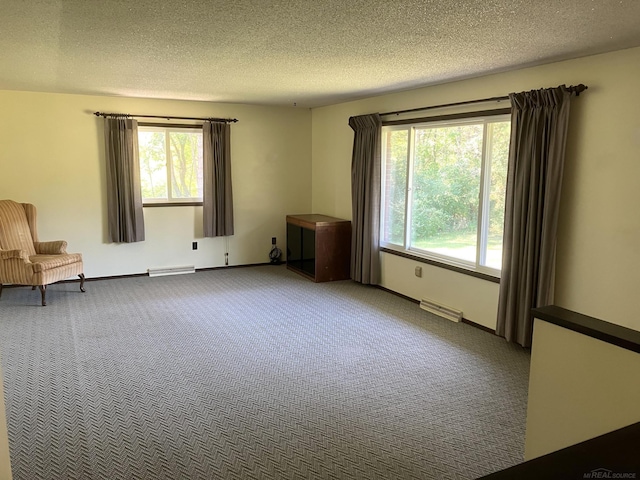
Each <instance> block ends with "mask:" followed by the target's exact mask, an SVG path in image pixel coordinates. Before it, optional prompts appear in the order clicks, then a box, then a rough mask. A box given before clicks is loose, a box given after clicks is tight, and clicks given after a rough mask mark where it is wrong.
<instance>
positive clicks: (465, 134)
mask: <svg viewBox="0 0 640 480" xmlns="http://www.w3.org/2000/svg"><path fill="white" fill-rule="evenodd" d="M509 137H510V120H509V115H494V116H487V117H474V118H467V119H456V120H442V121H434V122H425V123H414V124H411V125H394V126H385V127H383V134H382V142H383V145H382V152H383V166H382V173H383V175H382V222H381V243H382V246H384V247H387V248H391V249H395V250H401V251H406V252H407V253H409V252H410V253H412V254H415V255H418V256H424V257H427V258H430V259H432V260H435V261H439V262H443V263H446V264H451V265H454V266H457V267H461V268H465V269H469V270H474V271H478V272H480V273H486V274H489V275H494V276H495V275H499V273H500V268H501V265H502V231H503V221H504V199H505V185H506V178H507V159H508V154H509Z"/></svg>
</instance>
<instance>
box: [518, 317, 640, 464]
mask: <svg viewBox="0 0 640 480" xmlns="http://www.w3.org/2000/svg"><path fill="white" fill-rule="evenodd" d="M638 378H640V354H638V353H636V352H632V351H630V350H626V349H624V348H621V347H618V346H616V345H612V344H610V343H607V342H603V341H601V340H596V339H594V338H591V337H588V336H586V335H583V334H581V333H577V332H574V331H572V330H568V329H566V328H562V327H559V326H557V325H554V324H551V323H548V322H545V321H542V320H538V319H536V320H535V328H534V330H533V349H532V352H531V374H530V376H529V398H528V404H527V433H526V440H525V460H530V459H532V458H536V457H539V456H541V455H546V454H547V453H551V452H554V451H556V450H560V449H561V448H565V447H568V446H570V445H574V444H576V443H579V442H582V441H584V440H588V439H590V438H594V437H597V436H598V435H603V434H605V433H608V432H611V431H613V430H616V429H618V428H622V427H626V426H627V425H631V424H632V423H636V422H640V408H639V405H640V383H639V382H638Z"/></svg>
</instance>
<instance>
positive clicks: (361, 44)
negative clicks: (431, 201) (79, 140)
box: [0, 0, 640, 107]
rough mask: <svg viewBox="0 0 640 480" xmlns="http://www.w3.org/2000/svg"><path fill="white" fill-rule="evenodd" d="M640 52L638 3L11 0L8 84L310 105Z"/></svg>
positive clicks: (4, 71) (1, 37)
mask: <svg viewBox="0 0 640 480" xmlns="http://www.w3.org/2000/svg"><path fill="white" fill-rule="evenodd" d="M639 45H640V1H639V0H422V1H419V0H394V1H387V0H366V1H363V0H351V1H347V0H315V1H308V0H297V1H296V0H264V1H246V0H234V1H230V0H210V1H207V0H102V1H100V0H2V1H1V2H0V89H5V90H7V89H8V90H35V91H44V92H64V93H85V94H98V95H124V96H135V97H151V98H171V99H189V100H211V101H218V102H234V103H252V104H268V105H293V103H294V102H296V103H297V105H298V106H302V107H315V106H320V105H328V104H331V103H337V102H341V101H345V100H350V99H354V98H360V97H365V96H370V95H374V94H380V93H384V92H389V91H395V90H401V89H408V88H412V87H418V86H422V85H429V84H435V83H442V82H445V81H450V80H455V79H461V78H468V77H473V76H479V75H483V74H486V73H491V72H497V71H504V70H509V69H514V68H518V67H522V66H529V65H537V64H542V63H548V62H551V61H556V60H563V59H567V58H574V57H580V56H585V55H590V54H594V53H601V52H606V51H612V50H618V49H622V48H627V47H633V46H639Z"/></svg>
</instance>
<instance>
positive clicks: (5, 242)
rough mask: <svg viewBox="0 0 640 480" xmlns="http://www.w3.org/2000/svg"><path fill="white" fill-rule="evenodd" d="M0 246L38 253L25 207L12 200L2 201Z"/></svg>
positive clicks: (28, 253) (30, 253)
mask: <svg viewBox="0 0 640 480" xmlns="http://www.w3.org/2000/svg"><path fill="white" fill-rule="evenodd" d="M0 248H1V249H2V250H24V251H25V252H26V253H27V255H29V256H31V255H35V254H36V250H35V247H34V246H33V239H32V238H31V230H30V229H29V222H27V215H26V213H25V211H24V207H23V206H22V205H21V204H20V203H17V202H14V201H12V200H2V201H0Z"/></svg>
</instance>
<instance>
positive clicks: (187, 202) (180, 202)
mask: <svg viewBox="0 0 640 480" xmlns="http://www.w3.org/2000/svg"><path fill="white" fill-rule="evenodd" d="M141 129H149V130H146V131H150V130H151V131H153V129H158V130H162V131H164V132H165V134H166V132H170V131H171V130H176V131H181V130H199V131H200V132H201V133H202V125H199V124H190V123H160V122H138V135H139V133H140V130H141ZM143 131H144V130H143ZM165 141H167V140H165ZM138 142H139V137H138ZM166 151H167V150H166V146H165V152H166ZM203 157H204V153H203ZM169 159H170V156H169V157H168V158H167V163H166V164H165V168H166V171H167V199H163V198H159V199H155V200H154V199H149V198H144V197H142V206H143V208H147V207H188V206H196V207H197V206H200V207H201V206H202V205H203V202H204V199H202V198H199V197H189V198H184V199H180V198H174V197H172V195H171V181H170V180H171V175H172V171H173V165H172V164H171V165H170V164H169V161H170V160H169ZM202 162H203V163H204V158H202ZM203 192H204V185H203Z"/></svg>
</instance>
